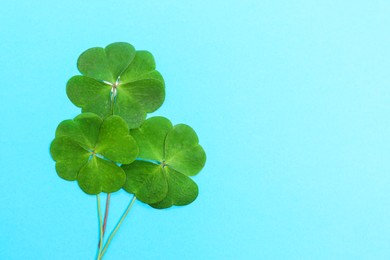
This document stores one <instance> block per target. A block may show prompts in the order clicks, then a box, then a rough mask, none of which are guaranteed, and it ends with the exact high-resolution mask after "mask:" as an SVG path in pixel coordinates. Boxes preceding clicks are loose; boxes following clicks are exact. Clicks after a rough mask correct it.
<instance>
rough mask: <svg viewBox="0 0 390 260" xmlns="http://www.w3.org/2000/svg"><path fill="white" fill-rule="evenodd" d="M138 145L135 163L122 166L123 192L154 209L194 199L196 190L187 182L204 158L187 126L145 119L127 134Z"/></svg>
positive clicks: (184, 203)
mask: <svg viewBox="0 0 390 260" xmlns="http://www.w3.org/2000/svg"><path fill="white" fill-rule="evenodd" d="M130 133H131V135H132V136H133V137H134V139H135V140H136V141H137V143H138V145H139V149H140V150H139V155H138V157H139V159H138V160H137V161H135V162H134V163H132V164H129V165H122V168H123V169H124V171H125V172H126V176H127V178H126V182H125V184H124V186H123V188H124V190H126V191H127V192H129V193H133V194H135V195H136V196H137V198H138V199H139V200H140V201H142V202H145V203H147V204H149V205H151V206H152V207H154V208H160V209H162V208H168V207H171V206H172V205H176V206H183V205H187V204H190V203H191V202H193V201H194V200H195V199H196V197H197V196H198V186H197V185H196V183H195V182H194V181H193V180H192V179H191V178H189V176H194V175H196V174H197V173H199V171H200V170H201V169H202V168H203V167H204V165H205V162H206V154H205V152H204V150H203V148H202V147H201V146H200V145H199V140H198V136H197V135H196V133H195V131H194V130H193V129H192V128H191V127H189V126H188V125H184V124H178V125H175V126H172V123H171V122H170V121H169V120H168V119H166V118H164V117H152V118H149V119H147V120H146V121H145V122H144V123H143V124H142V126H141V127H140V128H139V129H133V130H131V131H130Z"/></svg>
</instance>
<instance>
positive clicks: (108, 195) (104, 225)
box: [98, 193, 111, 248]
mask: <svg viewBox="0 0 390 260" xmlns="http://www.w3.org/2000/svg"><path fill="white" fill-rule="evenodd" d="M110 197H111V194H110V193H107V199H106V210H105V213H104V220H103V240H104V235H105V234H106V226H107V220H108V211H109V208H110ZM100 245H101V243H100V241H99V245H98V248H100Z"/></svg>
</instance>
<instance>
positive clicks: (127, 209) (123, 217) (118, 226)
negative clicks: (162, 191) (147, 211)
mask: <svg viewBox="0 0 390 260" xmlns="http://www.w3.org/2000/svg"><path fill="white" fill-rule="evenodd" d="M136 199H137V197H136V196H135V195H134V197H133V199H132V200H131V201H130V203H129V205H128V206H127V208H126V211H125V212H124V213H123V215H122V217H121V219H120V220H119V222H118V223H117V224H116V226H115V228H114V230H113V231H112V232H111V234H110V236H109V237H108V239H107V242H106V245H105V246H104V248H103V251H102V257H103V255H104V254H105V253H106V251H107V248H108V246H109V245H110V243H111V240H112V239H113V238H114V236H115V234H116V232H117V231H118V229H119V228H120V226H121V225H122V222H123V221H124V220H125V218H126V216H127V215H128V214H129V212H130V209H131V208H132V207H133V205H134V202H135V200H136Z"/></svg>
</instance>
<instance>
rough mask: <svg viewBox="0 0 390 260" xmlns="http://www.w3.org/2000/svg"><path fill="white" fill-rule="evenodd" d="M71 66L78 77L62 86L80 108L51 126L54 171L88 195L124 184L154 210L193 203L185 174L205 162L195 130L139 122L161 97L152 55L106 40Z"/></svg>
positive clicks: (155, 120) (158, 120)
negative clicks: (54, 126) (75, 68)
mask: <svg viewBox="0 0 390 260" xmlns="http://www.w3.org/2000/svg"><path fill="white" fill-rule="evenodd" d="M77 67H78V69H79V71H80V73H81V74H82V75H77V76H73V77H72V78H71V79H70V80H69V81H68V83H67V86H66V92H67V95H68V97H69V99H70V100H71V101H72V102H73V104H75V105H76V106H78V107H80V108H81V109H82V114H80V115H79V116H77V117H76V118H74V119H73V120H65V121H63V122H61V123H60V124H59V126H58V128H57V130H56V135H55V139H54V141H53V142H52V144H51V147H50V152H51V155H52V157H53V159H54V160H55V161H56V170H57V173H58V175H59V176H60V177H61V178H63V179H65V180H69V181H74V180H77V182H78V184H79V186H80V188H81V189H82V190H83V191H84V192H86V193H88V194H99V193H101V192H106V193H112V192H115V191H118V190H119V189H121V188H123V189H124V190H126V191H127V192H129V193H132V194H135V196H136V197H137V198H138V199H139V200H140V201H142V202H144V203H147V204H149V205H151V206H152V207H154V208H168V207H171V206H172V205H177V206H180V205H187V204H189V203H191V202H192V201H194V200H195V199H196V197H197V195H198V186H197V185H196V183H195V182H194V181H193V180H192V179H191V178H190V176H194V175H196V174H197V173H198V172H199V171H200V170H201V169H202V168H203V166H204V164H205V161H206V155H205V152H204V150H203V148H202V147H201V146H200V145H199V140H198V137H197V135H196V133H195V131H194V130H193V129H192V128H191V127H189V126H187V125H184V124H178V125H175V126H173V125H172V123H171V122H170V121H169V120H168V119H166V118H164V117H152V118H150V119H147V120H145V118H146V116H147V113H150V112H153V111H155V110H157V109H158V108H159V107H160V106H161V105H162V103H163V102H164V99H165V85H164V80H163V78H162V76H161V74H160V73H159V72H158V71H157V70H156V65H155V62H154V58H153V56H152V54H151V53H149V52H147V51H136V50H135V49H134V47H133V46H132V45H130V44H128V43H123V42H119V43H112V44H110V45H108V46H107V47H105V48H100V47H96V48H90V49H88V50H86V51H85V52H83V53H82V54H81V55H80V57H79V59H78V61H77Z"/></svg>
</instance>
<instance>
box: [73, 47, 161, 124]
mask: <svg viewBox="0 0 390 260" xmlns="http://www.w3.org/2000/svg"><path fill="white" fill-rule="evenodd" d="M77 67H78V69H79V71H80V72H81V74H82V75H81V76H80V75H79V76H74V77H72V78H71V79H70V80H69V81H68V84H67V86H66V93H67V95H68V97H69V99H70V100H71V101H72V102H73V104H75V105H76V106H78V107H80V108H82V112H93V113H95V114H97V115H99V116H101V117H102V118H105V117H107V116H110V115H118V116H120V117H122V118H123V119H124V120H125V121H126V123H127V124H128V126H129V127H130V128H137V127H139V126H140V125H141V124H142V122H143V121H144V120H145V118H146V114H147V113H151V112H153V111H155V110H157V109H158V108H159V107H160V106H161V105H162V103H163V102H164V99H165V85H164V80H163V78H162V76H161V74H160V73H159V72H158V71H157V70H156V64H155V62H154V58H153V56H152V54H151V53H150V52H147V51H136V50H135V49H134V47H133V46H132V45H130V44H128V43H122V42H119V43H113V44H110V45H108V46H107V47H106V48H99V47H96V48H90V49H88V50H86V51H85V52H84V53H82V54H81V55H80V57H79V59H78V61H77Z"/></svg>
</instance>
